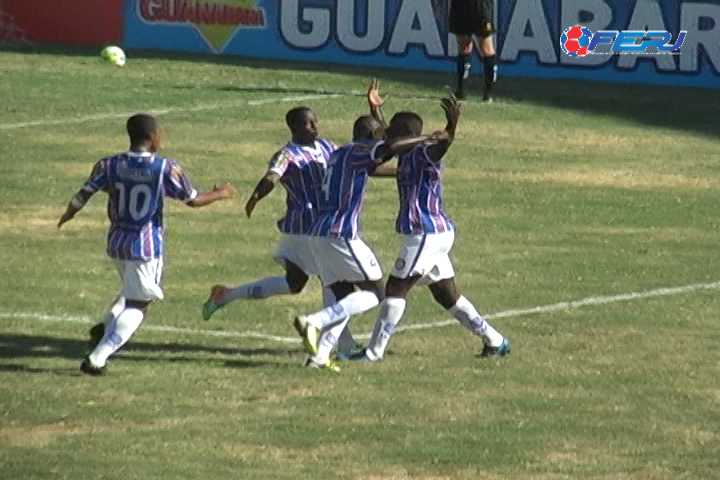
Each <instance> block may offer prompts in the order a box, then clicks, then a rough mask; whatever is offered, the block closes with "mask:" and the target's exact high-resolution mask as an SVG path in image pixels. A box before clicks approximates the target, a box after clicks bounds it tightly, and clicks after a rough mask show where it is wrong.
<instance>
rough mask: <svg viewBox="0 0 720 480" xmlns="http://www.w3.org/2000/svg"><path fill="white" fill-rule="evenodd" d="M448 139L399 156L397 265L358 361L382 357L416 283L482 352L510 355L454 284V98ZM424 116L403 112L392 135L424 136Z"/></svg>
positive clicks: (446, 104)
mask: <svg viewBox="0 0 720 480" xmlns="http://www.w3.org/2000/svg"><path fill="white" fill-rule="evenodd" d="M442 106H443V109H444V110H445V115H446V118H447V126H446V127H445V131H446V132H447V133H448V135H447V137H446V138H444V139H442V140H440V141H438V142H437V143H434V144H432V145H420V146H417V147H415V148H413V149H412V150H410V151H409V152H407V153H404V154H401V155H400V156H399V157H398V167H397V169H398V176H397V185H398V193H399V197H400V210H399V212H398V217H397V222H396V230H397V232H398V233H399V234H401V235H402V236H403V237H402V238H403V246H402V247H401V249H400V253H399V254H398V258H397V260H396V261H395V266H394V268H393V271H392V273H391V274H390V276H389V278H388V281H387V285H386V287H385V300H384V301H383V303H382V305H381V308H380V312H379V316H378V320H377V322H376V324H375V328H374V329H373V334H372V337H371V339H370V343H369V344H368V346H367V348H366V349H365V351H364V352H363V353H361V354H358V355H355V356H353V357H351V359H354V360H369V361H377V360H381V359H382V357H383V355H384V353H385V348H386V347H387V344H388V342H389V341H390V337H391V336H392V334H393V332H394V331H395V328H396V327H397V325H398V324H399V323H400V320H401V319H402V315H403V312H404V310H405V304H406V300H405V299H406V298H407V294H408V292H409V291H410V289H411V288H412V287H413V286H414V285H415V284H427V285H428V286H429V288H430V292H431V293H432V296H433V298H434V299H435V301H437V302H438V303H439V304H440V305H442V307H443V308H445V309H446V310H447V311H449V312H450V314H451V315H452V316H453V317H455V318H456V319H457V320H458V321H459V322H460V323H461V324H462V325H463V326H465V327H466V328H468V329H469V330H470V331H471V332H473V333H474V334H475V335H477V336H479V337H481V338H483V340H484V342H483V348H482V350H481V353H480V355H481V356H483V357H489V356H496V355H497V356H504V355H507V354H509V353H510V340H508V339H507V338H503V336H502V335H500V334H499V333H498V332H497V331H496V330H495V329H494V328H493V327H492V325H490V324H489V323H488V322H487V321H486V320H485V319H484V318H483V317H482V315H480V314H479V313H478V312H477V310H476V309H475V307H474V306H473V305H472V303H470V301H469V300H468V299H467V298H465V297H464V296H462V295H461V294H460V293H459V292H458V289H457V286H456V285H455V272H454V270H453V266H452V263H451V262H450V257H449V255H448V254H449V252H450V248H451V247H452V245H453V242H454V241H455V227H454V225H453V223H452V221H451V220H450V218H449V217H448V216H447V215H446V214H445V212H444V209H443V198H442V186H441V182H440V178H441V168H442V159H443V157H444V156H445V154H446V153H447V151H448V148H450V145H451V144H452V142H453V139H454V137H455V131H456V129H457V124H458V120H459V118H460V113H461V110H462V108H461V105H460V104H459V103H458V101H457V99H456V98H455V97H454V96H450V97H449V98H446V99H444V100H443V103H442ZM422 128H423V122H422V118H420V116H419V115H417V114H416V113H414V112H399V113H397V114H396V115H395V116H394V117H393V118H392V119H391V120H390V126H389V128H388V138H389V139H390V140H389V141H392V138H397V137H402V136H407V135H412V136H417V135H420V133H421V132H422Z"/></svg>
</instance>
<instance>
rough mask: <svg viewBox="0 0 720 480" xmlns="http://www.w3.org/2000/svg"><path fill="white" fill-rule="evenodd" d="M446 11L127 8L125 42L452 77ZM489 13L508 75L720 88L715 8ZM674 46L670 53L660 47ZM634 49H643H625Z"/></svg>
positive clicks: (185, 5) (677, 5) (220, 5)
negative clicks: (580, 46) (571, 49)
mask: <svg viewBox="0 0 720 480" xmlns="http://www.w3.org/2000/svg"><path fill="white" fill-rule="evenodd" d="M447 9H448V2H447V0H413V1H407V0H405V1H403V0H343V1H337V0H127V1H126V12H125V13H126V28H125V41H124V45H125V46H127V47H130V48H155V49H167V50H181V51H188V52H206V53H211V54H223V55H238V56H246V57H256V58H268V59H286V60H295V61H312V62H328V63H338V64H348V65H368V66H382V67H392V68H401V69H416V70H443V71H448V70H450V69H451V68H453V67H452V65H451V64H450V62H449V58H450V57H453V56H455V55H456V53H457V52H456V51H455V49H456V47H455V41H454V39H453V38H452V36H451V35H450V34H449V33H448V31H447ZM495 11H496V15H497V18H496V25H497V30H498V34H497V35H498V36H497V42H498V58H499V60H500V64H501V67H502V69H503V73H504V75H515V76H527V77H545V78H577V79H586V80H598V81H605V82H635V83H653V84H664V85H684V86H698V87H711V88H718V87H720V41H719V40H718V39H720V2H717V1H715V2H702V1H683V0H646V1H642V2H637V1H635V0H503V1H500V0H496V8H495ZM573 26H579V27H583V28H585V30H577V31H578V32H582V33H583V35H581V36H578V37H577V39H578V41H580V42H584V41H585V40H587V41H588V46H589V45H590V43H589V42H590V41H591V36H592V35H595V34H596V33H598V32H604V33H601V35H600V36H598V37H597V39H596V40H597V41H596V43H595V44H594V45H593V48H592V52H591V54H584V55H568V54H567V52H566V51H565V50H564V49H563V43H562V41H563V35H565V40H567V35H566V33H565V32H566V31H570V32H571V35H573V33H572V32H575V30H568V29H570V28H571V27H573ZM639 31H642V32H646V33H647V35H646V36H645V37H644V38H643V37H641V36H639V34H637V32H639ZM608 32H610V33H608ZM612 32H616V35H615V36H614V37H613V36H612ZM632 32H634V33H632ZM658 32H660V33H658ZM663 32H664V33H663ZM681 32H684V33H683V34H681ZM588 35H590V37H588ZM657 35H660V37H657ZM585 37H588V38H585ZM610 37H612V42H611V41H610V40H609V38H610ZM680 37H681V38H682V41H681V42H680V46H679V47H678V48H677V49H676V50H673V51H669V50H667V51H663V49H662V48H659V47H662V46H668V47H667V48H669V46H677V40H678V39H679V38H680ZM570 40H571V42H570V44H569V45H574V43H573V42H572V40H573V39H572V38H571V39H570ZM659 40H665V42H664V43H662V44H660V43H659ZM618 41H619V43H618ZM633 42H637V44H638V45H640V44H641V43H642V42H645V44H644V45H645V46H646V47H647V48H644V49H642V50H639V49H635V50H633V49H629V50H628V49H627V48H625V47H627V46H630V45H632V44H633ZM653 42H654V43H653ZM595 47H597V48H595Z"/></svg>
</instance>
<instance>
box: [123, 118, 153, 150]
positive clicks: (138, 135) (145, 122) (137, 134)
mask: <svg viewBox="0 0 720 480" xmlns="http://www.w3.org/2000/svg"><path fill="white" fill-rule="evenodd" d="M126 128H127V133H128V136H130V142H131V143H134V144H137V143H142V142H147V141H149V140H151V138H152V134H153V133H155V132H157V130H158V121H157V118H155V117H153V116H152V115H149V114H147V113H138V114H135V115H133V116H132V117H130V118H128V121H127V124H126Z"/></svg>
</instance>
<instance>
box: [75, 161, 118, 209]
mask: <svg viewBox="0 0 720 480" xmlns="http://www.w3.org/2000/svg"><path fill="white" fill-rule="evenodd" d="M107 162H108V160H107V159H102V160H100V161H99V162H97V163H96V164H95V165H94V166H93V169H92V172H90V176H89V177H88V179H87V180H86V181H85V183H84V184H83V186H82V188H80V190H79V191H78V192H77V193H76V194H75V196H74V197H73V198H72V200H71V201H70V203H71V204H72V206H73V207H75V208H82V207H84V206H85V204H86V203H87V202H88V200H90V197H92V196H93V195H94V194H95V193H97V192H98V191H100V190H103V191H107V189H108V184H109V180H108V172H107Z"/></svg>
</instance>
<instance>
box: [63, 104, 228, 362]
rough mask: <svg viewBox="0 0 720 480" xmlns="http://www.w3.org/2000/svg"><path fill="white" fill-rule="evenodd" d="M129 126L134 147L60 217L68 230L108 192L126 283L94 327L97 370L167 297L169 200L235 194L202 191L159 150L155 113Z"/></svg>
mask: <svg viewBox="0 0 720 480" xmlns="http://www.w3.org/2000/svg"><path fill="white" fill-rule="evenodd" d="M126 127H127V132H128V136H129V137H130V149H129V150H128V151H127V152H125V153H120V154H117V155H113V156H111V157H107V158H104V159H102V160H100V161H99V162H97V163H96V164H95V166H94V167H93V170H92V173H91V174H90V177H89V178H88V180H87V181H86V182H85V184H84V185H83V186H82V188H81V189H80V190H79V191H78V192H77V193H76V194H75V196H74V197H73V198H72V200H71V201H70V204H69V205H68V206H67V209H66V210H65V213H63V215H62V216H61V217H60V221H59V222H58V228H60V227H61V226H62V225H63V224H64V223H66V222H68V221H70V220H72V219H73V218H74V217H75V215H76V214H77V213H78V212H79V211H80V210H82V208H83V207H84V206H85V205H86V204H87V202H88V201H89V200H90V198H91V197H92V196H93V195H94V194H95V193H97V192H99V191H104V192H107V193H108V196H109V198H108V206H107V212H108V217H109V218H110V231H109V232H108V237H107V254H108V255H109V256H110V258H112V259H113V262H114V263H115V267H116V268H117V270H118V273H119V274H120V278H121V280H122V284H123V286H122V290H121V291H120V293H119V295H118V297H117V298H116V300H115V302H114V303H113V305H112V307H111V309H110V311H109V312H108V313H107V315H106V316H105V319H104V321H103V322H100V323H98V324H97V325H95V326H94V327H93V328H92V329H91V330H90V337H91V341H92V346H93V351H92V353H90V355H89V356H88V357H87V358H86V359H85V360H84V361H83V363H82V364H81V366H80V369H81V370H82V371H83V372H84V373H87V374H89V375H102V374H103V373H104V372H105V364H106V362H107V359H108V357H109V356H110V355H112V354H113V353H114V352H115V351H117V350H118V349H119V348H120V347H121V346H122V345H123V344H125V342H127V341H128V339H129V338H130V336H131V335H132V334H133V332H135V330H137V328H138V327H139V326H140V324H141V323H142V321H143V319H144V317H145V314H146V312H147V308H148V306H149V305H150V303H152V302H153V301H154V300H160V299H162V298H163V291H162V288H161V287H160V280H161V276H162V257H163V234H164V224H163V207H164V197H170V198H174V199H176V200H180V201H182V202H184V203H186V204H187V205H189V206H191V207H202V206H205V205H209V204H211V203H213V202H215V201H217V200H222V199H224V198H230V197H232V196H233V195H234V194H235V188H234V187H233V186H232V185H229V184H227V185H224V186H223V187H221V188H217V187H216V188H215V189H214V190H213V191H212V192H207V193H198V192H197V191H196V190H195V189H194V188H193V187H192V185H191V184H190V180H189V179H188V178H187V176H186V175H185V173H184V172H183V170H182V168H181V167H180V165H179V164H178V163H177V162H175V161H173V160H169V159H167V158H164V157H161V156H159V155H157V153H156V152H157V150H158V149H159V147H160V141H161V130H160V127H159V125H158V123H157V120H156V119H155V117H153V116H151V115H147V114H137V115H133V116H132V117H130V118H129V119H128V121H127V124H126Z"/></svg>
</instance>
